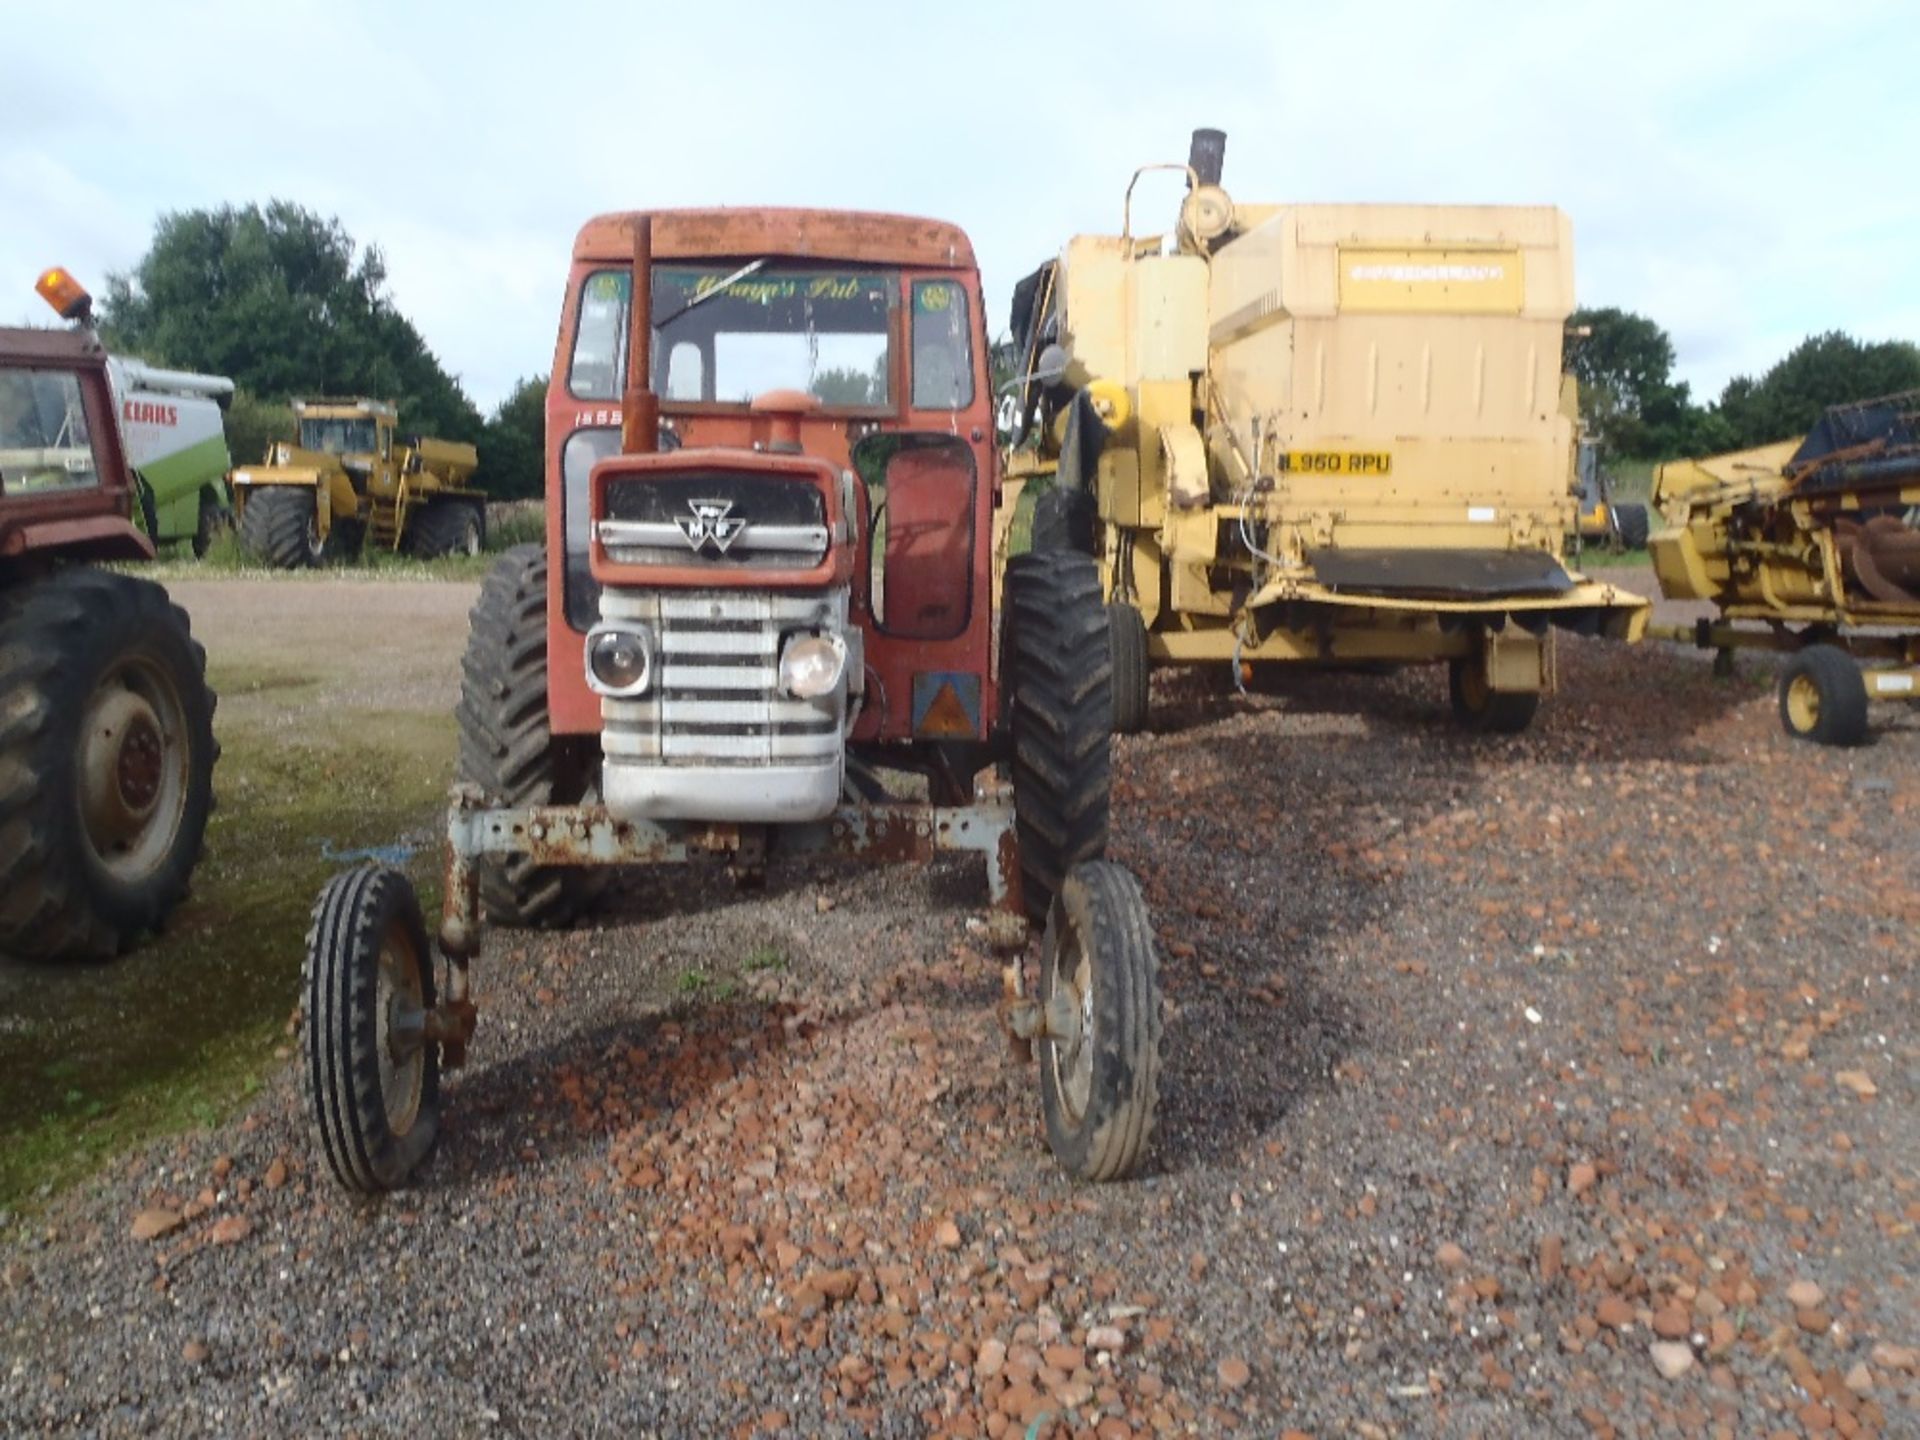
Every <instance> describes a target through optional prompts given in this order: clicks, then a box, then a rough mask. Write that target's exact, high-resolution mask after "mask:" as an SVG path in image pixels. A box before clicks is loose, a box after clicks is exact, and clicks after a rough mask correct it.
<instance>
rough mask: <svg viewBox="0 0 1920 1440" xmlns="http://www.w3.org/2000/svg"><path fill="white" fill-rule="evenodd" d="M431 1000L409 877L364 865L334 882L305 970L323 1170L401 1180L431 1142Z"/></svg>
mask: <svg viewBox="0 0 1920 1440" xmlns="http://www.w3.org/2000/svg"><path fill="white" fill-rule="evenodd" d="M433 1004H434V993H433V952H432V951H431V950H430V949H429V948H428V946H427V930H426V926H425V924H423V923H422V921H421V918H420V901H419V898H418V897H417V896H416V895H415V894H414V891H413V886H412V885H411V884H410V883H409V882H408V880H407V877H406V876H404V875H402V874H401V873H400V872H399V871H397V870H389V869H387V868H385V867H384V866H380V865H362V866H359V867H358V868H356V869H353V870H349V871H347V872H346V873H345V874H342V875H336V876H334V877H333V879H331V880H329V881H328V882H327V886H326V888H325V889H324V890H322V891H321V892H320V898H319V899H318V900H316V901H315V902H314V906H313V920H312V924H311V926H310V927H309V928H308V930H307V962H306V966H305V968H304V969H303V970H302V972H301V1029H302V1033H301V1052H302V1061H303V1064H302V1066H301V1089H302V1091H303V1092H304V1093H305V1096H306V1101H307V1115H308V1118H309V1119H310V1120H311V1122H312V1125H313V1134H314V1139H315V1141H316V1143H317V1145H318V1148H319V1150H320V1153H321V1154H322V1155H324V1156H325V1157H326V1160H327V1168H328V1169H329V1170H331V1171H332V1172H333V1175H334V1178H335V1179H336V1180H338V1181H339V1182H340V1183H341V1184H342V1185H344V1186H346V1187H347V1188H348V1189H349V1190H357V1191H359V1192H361V1193H362V1194H367V1195H376V1194H379V1193H380V1192H382V1191H385V1190H392V1189H395V1188H396V1187H398V1186H400V1185H403V1184H405V1183H406V1180H407V1177H408V1176H410V1175H411V1174H412V1173H413V1172H414V1171H415V1170H416V1169H418V1168H419V1166H420V1162H421V1161H423V1160H425V1159H426V1158H427V1152H428V1151H430V1150H431V1149H432V1148H433V1142H434V1137H435V1136H436V1135H437V1134H438V1133H439V1129H440V1047H439V1046H438V1045H437V1044H435V1043H434V1042H432V1041H430V1040H428V1039H427V1036H426V1020H427V1015H428V1013H429V1012H430V1011H431V1010H432V1009H433Z"/></svg>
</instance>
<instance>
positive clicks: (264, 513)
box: [240, 485, 324, 570]
mask: <svg viewBox="0 0 1920 1440" xmlns="http://www.w3.org/2000/svg"><path fill="white" fill-rule="evenodd" d="M317 503H318V502H317V501H316V500H315V499H314V494H313V491H311V490H309V489H308V488H306V487H305V486H304V485H263V486H260V487H259V488H258V489H256V490H254V491H253V493H252V494H250V495H249V496H248V497H247V503H246V505H245V506H244V507H243V508H242V509H241V511H240V548H241V549H242V550H244V551H246V552H247V554H248V555H250V556H252V557H253V558H254V559H255V560H258V561H260V562H261V563H262V564H263V565H271V566H273V567H274V568H275V569H277V570H306V569H311V568H312V567H313V566H315V565H318V564H319V563H320V561H321V558H322V554H323V549H324V547H323V546H322V545H321V542H320V516H319V513H318V511H317V509H316V508H315V507H316V505H317Z"/></svg>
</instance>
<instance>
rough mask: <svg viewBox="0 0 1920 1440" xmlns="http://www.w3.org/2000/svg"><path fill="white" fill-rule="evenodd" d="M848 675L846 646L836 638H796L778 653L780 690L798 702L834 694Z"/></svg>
mask: <svg viewBox="0 0 1920 1440" xmlns="http://www.w3.org/2000/svg"><path fill="white" fill-rule="evenodd" d="M846 673H847V642H846V641H844V640H842V639H841V638H840V637H839V636H838V635H796V636H794V637H793V639H791V640H789V641H788V642H787V647H786V649H784V650H782V651H781V652H780V688H781V689H782V690H784V691H786V692H787V694H789V695H792V696H793V697H795V698H796V699H799V700H812V699H815V698H817V697H819V696H821V695H829V694H832V693H833V689H834V687H835V686H836V685H838V684H839V683H840V677H841V676H843V675H845V674H846Z"/></svg>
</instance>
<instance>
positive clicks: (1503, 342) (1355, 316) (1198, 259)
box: [1010, 130, 1648, 731]
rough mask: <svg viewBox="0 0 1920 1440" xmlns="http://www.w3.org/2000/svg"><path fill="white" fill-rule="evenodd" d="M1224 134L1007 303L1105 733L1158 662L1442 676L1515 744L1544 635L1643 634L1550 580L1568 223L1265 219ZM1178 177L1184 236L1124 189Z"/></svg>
mask: <svg viewBox="0 0 1920 1440" xmlns="http://www.w3.org/2000/svg"><path fill="white" fill-rule="evenodd" d="M1225 144H1226V141H1225V136H1223V135H1222V134H1220V132H1218V131H1207V130H1203V131H1199V132H1196V134H1195V136H1194V145H1193V151H1192V155H1191V157H1190V159H1189V161H1188V163H1187V164H1184V165H1179V164H1175V165H1168V166H1147V167H1145V168H1144V169H1142V170H1140V171H1136V172H1135V174H1134V178H1133V182H1132V183H1130V184H1129V185H1128V187H1127V194H1126V200H1125V203H1124V204H1123V206H1122V214H1121V218H1122V225H1121V230H1120V233H1119V234H1117V235H1076V236H1074V237H1073V238H1072V239H1071V240H1069V241H1068V242H1067V244H1066V246H1065V248H1064V249H1063V250H1062V251H1061V253H1060V256H1059V258H1058V259H1056V260H1053V261H1051V262H1049V263H1048V264H1046V265H1044V266H1042V267H1041V268H1040V269H1039V270H1037V271H1036V272H1034V273H1033V274H1032V275H1030V276H1028V277H1027V279H1026V280H1025V281H1023V282H1022V283H1021V285H1020V286H1019V287H1017V289H1016V292H1015V296H1014V306H1013V316H1012V324H1013V332H1014V335H1015V338H1016V344H1017V350H1018V353H1019V354H1020V356H1021V357H1022V361H1023V363H1022V366H1021V368H1022V371H1023V380H1022V381H1021V391H1020V396H1019V416H1020V425H1021V439H1020V442H1019V443H1020V444H1021V445H1023V446H1024V447H1026V448H1025V453H1024V454H1020V453H1016V455H1015V456H1014V457H1012V459H1011V460H1010V466H1011V467H1013V468H1014V469H1016V470H1019V471H1024V472H1026V473H1028V474H1030V475H1032V476H1034V477H1036V478H1040V479H1050V480H1051V481H1052V483H1053V486H1054V491H1053V493H1052V494H1051V495H1048V496H1046V497H1044V498H1043V499H1042V500H1041V501H1040V503H1039V504H1038V505H1037V506H1036V507H1035V512H1034V534H1035V536H1036V537H1037V538H1039V537H1043V536H1045V537H1049V538H1053V539H1059V540H1061V541H1062V542H1063V543H1067V544H1071V545H1073V546H1075V547H1077V548H1081V549H1084V550H1086V551H1088V552H1089V553H1092V554H1094V555H1096V556H1097V557H1098V559H1099V563H1100V568H1101V574H1102V577H1103V581H1104V583H1105V587H1106V593H1107V596H1108V598H1109V600H1110V601H1111V603H1112V610H1111V617H1112V627H1113V651H1114V675H1115V681H1114V698H1115V723H1116V725H1118V726H1119V727H1120V728H1122V729H1134V728H1138V727H1139V726H1140V725H1142V724H1144V723H1145V719H1146V709H1147V670H1148V667H1149V665H1180V664H1194V663H1203V662H1221V663H1225V662H1232V664H1233V665H1234V667H1235V670H1236V672H1237V673H1239V672H1242V671H1243V670H1244V669H1245V668H1246V667H1251V668H1252V669H1254V670H1258V669H1259V668H1260V667H1262V666H1264V665H1267V664H1269V663H1290V662H1310V663H1319V664H1325V663H1329V662H1331V663H1382V662H1384V663H1389V664H1392V663H1399V662H1410V661H1423V660H1430V661H1440V660H1444V661H1446V662H1447V663H1448V666H1449V675H1450V680H1451V686H1450V689H1451V695H1452V700H1453V705H1454V708H1455V710H1456V712H1457V713H1458V714H1459V715H1460V716H1461V717H1462V718H1463V719H1464V720H1465V721H1466V722H1468V723H1469V724H1470V725H1472V726H1475V727H1478V728H1484V729H1491V730H1501V731H1512V730H1519V729H1522V728H1524V727H1525V726H1526V725H1527V724H1528V723H1529V722H1530V720H1531V719H1532V717H1533V714H1534V711H1535V708H1536V707H1537V705H1538V703H1539V697H1540V695H1541V694H1542V693H1543V692H1544V691H1546V690H1547V689H1549V688H1550V686H1551V683H1552V678H1553V650H1552V627H1556V626H1557V627H1564V628H1567V629H1570V630H1573V631H1575V632H1577V633H1581V634H1604V635H1609V636H1613V637H1616V638H1622V639H1630V638H1634V637H1635V636H1637V635H1638V633H1639V631H1640V629H1641V628H1642V627H1643V626H1644V625H1645V623H1646V616H1647V609H1648V607H1647V604H1646V602H1645V601H1643V600H1642V599H1640V598H1639V597H1638V596H1635V595H1631V594H1628V593H1626V592H1624V591H1622V590H1620V589H1618V588H1616V587H1615V586H1613V585H1610V584H1600V583H1594V582H1590V581H1587V580H1585V579H1583V578H1582V577H1580V576H1579V575H1577V574H1574V573H1572V572H1570V571H1569V570H1567V569H1566V568H1565V566H1564V565H1563V564H1562V559H1561V556H1562V551H1563V548H1564V546H1565V544H1566V541H1567V538H1568V536H1569V535H1570V534H1572V533H1573V531H1574V528H1575V523H1576V521H1575V498H1574V493H1573V492H1574V490H1575V487H1576V480H1577V473H1576V467H1575V453H1574V444H1575V428H1576V405H1575V398H1574V391H1573V387H1572V382H1571V381H1570V380H1568V379H1565V378H1564V377H1563V375H1562V363H1561V340H1562V331H1563V329H1564V326H1565V323H1566V320H1567V317H1568V315H1569V314H1570V313H1571V311H1572V309H1573V246H1572V236H1571V230H1570V228H1569V226H1568V223H1567V219H1566V217H1565V216H1564V215H1562V214H1561V213H1560V212H1559V211H1557V210H1553V209H1550V208H1545V207H1505V206H1491V205H1476V206H1441V205H1252V204H1240V203H1237V202H1235V201H1234V200H1233V199H1232V198H1231V197H1229V196H1228V194H1227V192H1226V191H1225V190H1224V189H1222V188H1221V186H1220V173H1221V165H1222V160H1223V158H1224V154H1225ZM1157 169H1164V170H1172V171H1175V172H1178V173H1180V174H1182V175H1183V176H1184V177H1185V179H1186V182H1187V193H1186V197H1185V200H1184V203H1183V204H1182V205H1181V207H1180V213H1179V219H1178V223H1177V225H1176V226H1175V229H1174V232H1173V233H1172V234H1171V235H1166V236H1162V235H1136V234H1135V233H1134V231H1133V225H1132V214H1133V209H1132V207H1133V190H1134V185H1135V184H1137V183H1138V181H1139V179H1140V177H1141V176H1142V175H1143V174H1145V173H1147V172H1148V171H1151V170H1157Z"/></svg>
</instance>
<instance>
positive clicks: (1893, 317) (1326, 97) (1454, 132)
mask: <svg viewBox="0 0 1920 1440" xmlns="http://www.w3.org/2000/svg"><path fill="white" fill-rule="evenodd" d="M83 15H84V20H83V18H82V17H83ZM50 23H51V25H52V29H53V30H54V31H57V32H58V33H49V25H50ZM73 26H78V27H80V28H78V29H70V28H69V27H73ZM42 42H44V43H42ZM1916 61H1920V5H1914V4H1912V3H1911V0H1908V3H1884V4H1882V3H1872V0H1828V3H1823V4H1819V5H1805V4H1802V5H1794V4H1784V3H1769V0H1745V3H1739V4H1719V3H1713V4H1709V3H1689V0H1666V3H1661V4H1636V3H1611V4H1604V5H1590V6H1588V5H1573V4H1554V3H1547V0H1532V3H1527V4H1518V5H1505V4H1497V3H1482V4H1473V5H1459V6H1450V5H1447V4H1444V3H1435V0H1424V3H1415V4H1401V3H1397V0H1375V3H1371V4H1346V5H1339V4H1329V3H1327V0H1313V3H1292V0H1287V3H1266V4H1260V3H1244V4H1227V3H1218V4H1215V3H1207V0H1177V3H1168V0H1158V3H1153V4H1138V5H1136V4H1131V3H1125V0H1105V3H1102V4H1099V5H1077V4H1076V5H1042V4H1035V3H1032V0H1025V3H1011V4H995V5H991V6H985V5H982V6H977V7H975V6H968V5H966V4H964V3H961V4H949V5H946V6H943V7H938V8H936V7H932V6H927V5H924V4H921V5H916V4H913V3H910V0H894V3H871V4H869V3H842V4H815V5H794V4H790V3H789V4H780V5H766V6H741V5H730V4H723V3H707V4H701V5H689V4H672V5H658V4H647V3H645V0H629V3H626V4H618V5H605V4H599V3H594V0H583V3H578V4H573V5H553V4H543V5H536V4H511V5H509V4H503V3H499V0H492V3H489V0H468V3H465V4H457V5H438V4H435V5H427V4H406V3H403V0H391V3H388V4H385V5H380V4H358V3H354V0H313V3H309V0H239V3H226V0H216V3H193V0H182V3H178V4H175V5H171V6H161V5H153V4H151V3H143V4H130V3H120V0H94V3H91V4H89V5H87V6H86V7H84V11H78V10H75V11H63V10H61V9H59V8H57V7H56V8H55V9H53V10H49V9H48V8H47V7H46V6H45V4H43V3H40V0H32V3H28V0H0V117H4V118H0V217H4V223H3V224H0V317H4V318H6V319H9V320H11V319H20V318H29V317H31V318H34V319H36V320H37V319H38V316H36V315H35V313H34V312H35V311H36V310H37V309H38V306H37V302H35V301H34V300H33V299H32V297H31V294H30V289H31V286H32V282H33V277H34V275H35V273H36V272H37V271H38V269H39V268H40V267H41V266H43V265H45V264H48V263H52V262H59V263H63V264H66V265H68V266H69V267H71V268H73V269H75V270H76V271H78V272H79V273H80V274H81V275H82V277H83V278H86V279H89V280H92V281H95V282H103V281H104V277H105V275H106V273H107V272H108V271H110V270H125V269H128V268H130V267H131V266H133V265H134V264H135V263H136V262H137V261H138V260H139V258H140V256H141V255H142V253H143V252H144V251H145V249H146V246H147V243H148V241H149V239H150V238H151V235H152V231H153V224H154V221H155V219H156V217H157V216H159V215H160V214H162V213H163V212H166V211H169V210H179V209H186V208H191V207H196V206H210V205H216V204H219V203H222V202H226V201H233V202H245V201H249V200H266V199H268V198H271V197H283V198H286V199H289V200H293V201H297V202H298V203H300V204H302V205H305V206H308V207H309V208H312V209H315V210H318V211H321V212H322V213H325V214H331V215H337V216H338V217H339V218H340V219H341V220H342V221H343V222H344V223H345V225H346V227H347V229H348V231H349V232H350V233H351V234H352V235H353V236H354V237H355V238H356V239H358V240H359V241H361V242H362V243H366V244H374V245H378V246H379V247H380V249H381V250H382V251H383V252H384V253H385V255H386V258H387V264H388V268H389V271H390V273H391V277H392V279H391V284H392V293H393V298H394V300H395V302H396V303H397V304H398V305H399V307H400V308H401V309H402V310H403V311H404V312H405V313H406V314H407V315H408V316H409V317H410V318H411V319H412V320H413V321H414V323H415V324H416V325H417V326H418V327H419V329H420V331H421V332H422V334H424V335H425V337H426V339H427V342H428V343H429V344H430V345H431V346H432V347H433V349H434V351H435V352H436V353H437V354H438V355H439V357H440V359H441V360H442V362H443V363H444V364H445V365H446V367H447V368H448V369H449V370H450V371H452V372H453V373H454V374H456V375H458V376H459V377H460V379H461V380H462V381H463V383H464V384H465V385H466V387H467V389H468V391H469V393H470V394H472V396H473V397H474V399H475V400H476V401H477V402H478V403H479V404H480V405H481V406H482V408H483V409H487V408H491V407H492V406H493V405H494V404H495V403H496V402H497V401H498V400H499V399H500V398H501V396H502V395H504V394H505V392H506V391H507V390H508V388H509V387H510V386H511V385H512V384H513V382H514V380H515V379H516V378H517V377H519V376H522V375H530V374H536V373H541V372H544V371H545V370H546V369H547V367H548V365H549V364H550V363H551V359H552V354H553V337H554V329H555V323H556V319H557V314H558V305H559V297H560V290H561V286H562V283H563V280H564V276H565V270H566V265H567V257H568V251H569V245H570V242H571V239H572V235H573V232H574V230H575V229H576V228H577V227H578V225H579V223H580V222H581V221H582V220H583V219H585V218H586V217H587V216H589V215H591V214H594V213H597V212H599V211H604V210H619V209H635V208H644V207H653V206H673V205H707V204H736V205H744V204H754V203H769V204H808V205H827V206H847V207H858V208H868V209H879V210H897V211H904V212H908V213H918V214H926V215H934V216H938V217H941V218H943V219H949V220H954V221H958V222H959V223H961V224H962V225H964V226H965V227H966V228H967V229H968V230H969V231H970V232H971V234H972V235H973V238H974V243H975V245H976V247H977V249H978V250H979V253H980V256H981V260H982V267H983V269H984V271H985V279H986V285H987V290H988V303H989V306H990V319H991V321H992V323H993V327H994V328H995V329H996V330H999V329H1003V328H1004V327H1005V317H1006V302H1007V298H1008V293H1009V291H1010V289H1011V286H1012V283H1013V281H1014V280H1015V279H1017V278H1018V277H1019V275H1021V274H1023V273H1024V272H1025V271H1026V270H1028V269H1030V268H1031V267H1032V265H1033V264H1035V263H1036V262H1037V261H1038V260H1040V259H1041V258H1043V257H1044V256H1045V255H1047V254H1048V253H1050V252H1052V251H1053V250H1055V249H1057V248H1058V246H1059V244H1060V242H1061V241H1062V240H1064V239H1065V237H1066V236H1067V235H1069V234H1071V233H1073V232H1075V231H1079V230H1117V228H1118V221H1119V212H1120V198H1121V193H1122V191H1123V189H1124V188H1125V186H1126V182H1127V177H1128V175H1129V174H1130V173H1131V171H1132V169H1133V167H1134V166H1136V165H1139V164H1142V163H1145V162H1148V161H1153V160H1178V159H1183V158H1184V157H1185V154H1186V143H1187V135H1188V132H1189V131H1190V130H1191V129H1192V128H1193V127H1194V126H1196V125H1215V126H1219V127H1221V128H1222V129H1225V130H1226V131H1227V132H1228V145H1227V168H1226V185H1227V188H1228V189H1229V190H1230V191H1231V192H1232V193H1233V194H1234V195H1235V196H1236V197H1237V198H1240V199H1243V200H1258V201H1287V200H1371V201H1388V200H1397V201H1442V202H1466V201H1499V202H1523V203H1541V202H1545V203H1552V204H1557V205H1560V206H1561V207H1563V208H1564V209H1566V210H1567V211H1568V212H1570V213H1571V215H1572V216H1573V223H1574V234H1575V244H1576V251H1577V257H1578V273H1579V293H1580V298H1581V300H1582V302H1583V303H1585V304H1590V305H1620V306H1624V307H1626V308H1628V309H1632V310H1638V311H1641V312H1643V313H1645V314H1647V315H1650V316H1652V317H1653V318H1654V319H1655V320H1657V321H1659V323H1660V324H1662V325H1664V326H1665V327H1666V328H1667V330H1668V331H1669V332H1670V333H1671V334H1672V336H1673V339H1674V343H1675V345H1676V347H1677V348H1678V351H1679V357H1680V373H1681V375H1682V377H1683V378H1685V379H1687V380H1689V381H1691V382H1692V383H1693V385H1694V387H1695V391H1696V394H1699V395H1702V396H1703V397H1704V398H1712V397H1713V396H1715V395H1717V394H1718V392H1719V389H1720V386H1721V385H1722V384H1723V383H1724V382H1725V381H1726V379H1727V378H1728V377H1729V376H1731V375H1734V374H1739V373H1743V372H1758V371H1760V370H1763V369H1765V368H1766V366H1767V365H1769V364H1771V363H1772V362H1773V361H1774V360H1776V359H1778V358H1779V357H1780V356H1781V355H1782V354H1784V353H1785V352H1786V351H1787V350H1788V349H1789V348H1790V347H1791V346H1792V345H1794V344H1795V343H1796V342H1798V341H1799V340H1800V339H1801V338H1802V337H1804V336H1805V335H1807V334H1809V333H1811V332H1816V331H1821V330H1828V329H1844V330H1848V331H1851V332H1852V333H1854V334H1856V335H1858V336H1861V337H1863V338H1868V339H1885V338H1895V337H1897V338H1903V339H1920V262H1917V261H1916V255H1915V248H1916V242H1915V237H1916V236H1917V235H1920V184H1916V181H1915V177H1914V172H1913V164H1914V155H1915V146H1916V142H1917V141H1920V99H1916V98H1915V97H1916V94H1920V86H1916V84H1915V79H1914V68H1915V62H1916ZM1143 196H1144V199H1145V202H1146V205H1147V207H1148V212H1149V214H1148V218H1149V219H1152V220H1154V221H1156V222H1159V221H1163V220H1164V219H1165V218H1166V216H1167V215H1168V214H1170V213H1171V208H1172V204H1173V201H1174V198H1175V197H1174V194H1173V191H1172V190H1171V189H1164V188H1163V190H1162V191H1161V192H1159V194H1158V197H1157V202H1156V197H1155V195H1154V194H1153V193H1150V192H1147V191H1146V190H1145V187H1144V184H1143ZM1156 203H1157V204H1158V205H1159V206H1160V208H1161V210H1162V211H1163V212H1165V213H1163V214H1159V215H1156V214H1153V213H1152V212H1153V207H1154V206H1155V204H1156ZM96 288H100V286H99V284H96ZM19 297H24V298H19Z"/></svg>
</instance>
